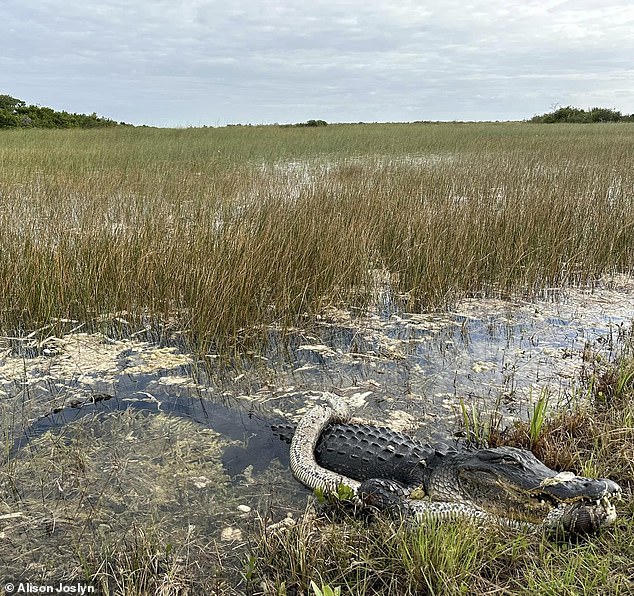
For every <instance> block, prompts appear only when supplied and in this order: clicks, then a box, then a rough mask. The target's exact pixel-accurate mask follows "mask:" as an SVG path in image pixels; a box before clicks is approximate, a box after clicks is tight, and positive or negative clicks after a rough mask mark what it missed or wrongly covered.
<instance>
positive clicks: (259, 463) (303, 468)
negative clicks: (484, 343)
mask: <svg viewBox="0 0 634 596" xmlns="http://www.w3.org/2000/svg"><path fill="white" fill-rule="evenodd" d="M330 400H331V406H316V407H315V408H313V409H311V410H310V411H309V412H308V413H307V414H306V415H305V416H304V417H303V418H302V419H301V421H300V422H299V424H298V425H297V427H295V426H293V425H292V424H289V423H288V422H285V421H282V420H274V421H272V420H271V417H270V416H269V415H268V413H262V412H256V411H249V412H245V411H241V410H240V408H238V407H229V406H228V405H224V404H221V403H212V402H209V401H207V400H200V399H193V398H184V397H175V398H165V399H161V400H160V401H158V400H156V399H133V398H123V399H120V398H116V397H114V396H111V395H108V394H93V395H90V396H89V397H84V398H80V399H75V400H71V401H70V402H69V403H68V404H67V405H66V406H65V407H62V408H58V409H56V410H54V411H53V412H50V413H49V414H47V415H45V416H42V417H41V418H39V419H38V420H37V421H35V422H34V423H33V424H32V425H31V427H30V428H29V429H27V430H26V431H25V433H24V435H23V436H21V437H18V438H17V439H16V440H15V442H14V444H13V448H12V449H11V450H10V454H9V458H11V457H13V456H15V455H16V454H17V452H18V451H20V450H21V449H23V448H24V447H25V446H27V445H28V443H29V442H30V440H31V439H33V438H35V437H37V436H40V435H41V434H43V433H44V432H46V431H48V430H54V429H58V428H61V427H63V426H65V425H66V424H68V423H70V422H72V421H73V420H76V419H78V418H81V417H83V416H86V415H89V414H94V415H103V414H107V413H108V412H112V411H117V410H125V409H128V408H134V409H139V410H141V411H146V412H164V413H168V414H172V415H176V416H179V417H185V418H189V419H192V420H195V421H196V422H198V423H200V424H203V425H206V426H209V427H211V428H213V429H214V430H216V431H218V432H220V433H222V434H223V435H225V436H227V437H230V438H234V439H237V440H239V441H241V442H243V443H244V445H245V446H244V447H239V446H230V447H228V448H227V449H226V450H225V452H224V454H223V458H222V461H223V464H224V467H225V469H226V470H227V472H228V473H229V475H230V476H234V475H236V474H239V473H240V472H241V471H242V470H244V468H245V467H246V466H247V465H249V466H253V468H254V470H255V471H257V470H263V469H265V468H266V467H267V466H268V464H269V462H270V460H271V459H273V458H278V459H279V460H280V461H281V462H282V463H283V464H285V463H286V462H287V461H288V457H289V452H288V449H286V448H285V447H284V445H283V442H282V441H280V439H282V440H283V441H286V442H289V443H291V449H290V465H291V468H292V470H293V473H294V474H295V476H296V477H297V479H298V480H300V482H302V483H303V484H305V485H306V486H308V487H309V488H311V489H316V488H319V489H321V490H323V491H324V492H326V493H329V492H333V493H334V492H336V491H337V489H338V487H339V486H340V485H344V486H347V487H349V488H350V489H352V491H353V492H354V495H355V499H356V501H357V503H358V504H360V505H362V506H364V507H369V508H378V509H388V510H397V511H399V512H401V513H403V514H405V515H406V516H407V517H408V518H410V519H420V518H422V517H425V516H431V517H436V518H447V517H460V516H462V517H465V516H466V517H469V518H472V519H474V520H482V521H487V522H488V521H491V520H494V521H498V522H501V523H504V524H506V525H516V526H522V525H523V526H525V527H534V528H538V527H543V528H555V529H556V528H563V529H564V530H566V531H567V532H569V533H571V534H584V533H590V532H594V531H596V530H598V529H599V528H601V527H603V526H605V525H608V524H610V523H612V522H613V521H614V519H615V517H616V512H615V508H614V505H613V504H612V501H613V500H615V499H617V498H618V497H619V495H620V492H621V491H620V487H619V486H618V485H617V484H616V483H614V482H612V481H611V480H605V479H600V480H590V479H586V478H580V477H578V476H575V475H574V474H571V473H566V472H564V473H560V474H557V473H556V472H555V471H553V470H551V469H550V468H548V467H546V466H545V465H544V464H543V463H542V462H540V461H539V460H537V459H536V458H535V457H534V456H533V455H532V453H530V452H528V451H523V450H520V449H513V448H510V447H505V448H497V449H483V450H476V451H459V450H457V449H454V448H451V447H449V446H447V445H444V444H437V445H435V446H433V447H431V446H429V445H426V444H423V443H421V442H419V441H416V440H414V439H412V438H410V437H408V436H407V435H404V434H402V433H398V432H395V431H393V430H390V429H388V428H382V427H378V426H372V425H368V424H363V423H358V422H354V421H352V420H351V419H350V417H349V414H348V412H347V410H346V409H345V407H344V406H343V405H342V403H341V401H340V398H336V397H335V396H330ZM421 497H422V498H421Z"/></svg>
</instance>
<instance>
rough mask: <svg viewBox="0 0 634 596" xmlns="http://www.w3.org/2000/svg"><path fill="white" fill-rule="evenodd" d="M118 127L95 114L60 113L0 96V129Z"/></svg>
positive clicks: (8, 96) (107, 119)
mask: <svg viewBox="0 0 634 596" xmlns="http://www.w3.org/2000/svg"><path fill="white" fill-rule="evenodd" d="M120 124H124V123H123V122H121V123H120ZM117 125H118V123H117V122H115V121H114V120H110V119H109V118H102V117H100V116H97V114H95V113H92V114H74V113H70V112H64V111H62V112H58V111H57V110H53V109H52V108H47V107H42V106H35V105H27V104H26V102H24V101H22V100H21V99H17V98H15V97H11V96H10V95H0V128H103V127H107V126H117Z"/></svg>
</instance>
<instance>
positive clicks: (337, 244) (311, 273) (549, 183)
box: [0, 124, 634, 351]
mask: <svg viewBox="0 0 634 596" xmlns="http://www.w3.org/2000/svg"><path fill="white" fill-rule="evenodd" d="M0 141H1V143H0V162H1V163H2V165H3V170H2V172H3V174H2V178H1V179H0V197H1V206H0V251H1V252H2V260H1V261H0V328H1V329H2V330H4V332H8V331H11V333H13V334H15V333H20V332H26V333H28V332H29V331H30V330H32V329H35V328H38V327H39V326H41V325H46V324H49V323H51V322H52V321H55V320H58V319H73V320H78V321H80V322H82V323H84V322H91V321H93V322H94V321H96V320H98V319H99V318H100V317H101V318H103V317H104V316H108V315H112V316H114V313H125V318H126V320H128V321H130V322H136V323H143V324H152V325H154V326H156V327H159V326H160V325H171V326H172V327H174V328H177V329H179V330H181V331H184V333H185V336H186V338H187V339H189V340H190V341H191V342H192V344H194V347H195V348H197V349H199V350H201V351H204V350H206V349H208V348H209V346H212V345H219V344H230V343H234V344H235V343H236V342H237V341H240V340H241V339H242V338H243V335H244V334H245V333H246V331H245V330H253V329H255V328H256V327H260V328H262V326H266V325H276V326H282V327H283V326H291V325H294V324H297V323H298V322H300V321H302V322H306V318H307V317H308V318H310V316H312V315H315V314H316V313H319V312H320V310H321V309H322V308H323V306H324V304H328V303H335V304H344V305H350V304H363V303H366V302H368V301H370V300H371V299H372V297H373V289H374V286H375V285H376V280H377V273H378V272H381V273H380V278H381V279H383V280H386V281H387V282H388V283H389V284H390V286H391V288H392V291H393V297H394V299H395V301H396V302H398V303H399V304H401V305H404V306H406V307H407V308H408V309H410V310H429V309H435V308H442V307H445V306H447V305H450V304H451V303H452V302H453V301H454V300H456V299H457V298H459V297H461V296H465V295H494V296H507V295H511V294H513V293H522V294H526V295H530V294H534V293H537V292H539V291H540V290H542V289H543V288H547V287H550V286H553V285H564V286H565V285H567V284H582V283H592V282H593V280H595V279H597V278H598V277H599V276H602V275H605V274H610V273H613V272H617V271H622V272H628V271H631V270H632V266H633V264H634V227H633V226H632V222H633V221H634V193H633V174H632V172H633V171H634V169H633V168H632V167H631V165H632V163H631V155H632V152H633V148H634V128H633V127H630V126H629V125H624V126H622V127H619V129H618V130H610V132H609V134H608V133H607V132H606V129H605V127H601V126H600V125H597V126H584V127H574V126H573V127H567V128H566V129H565V130H560V129H553V128H552V127H548V126H543V127H540V126H538V125H536V126H532V125H531V126H527V125H526V124H499V125H495V124H468V125H461V124H446V125H437V124H432V125H425V124H420V125H418V124H417V125H330V126H327V127H318V128H301V127H300V128H275V127H262V128H259V127H249V128H234V127H231V128H225V129H204V130H147V129H129V128H118V129H108V130H100V131H64V132H61V131H44V130H27V131H15V132H13V133H12V134H4V135H2V136H1V137H0ZM562 147H563V148H564V149H562ZM20 330H22V331H20Z"/></svg>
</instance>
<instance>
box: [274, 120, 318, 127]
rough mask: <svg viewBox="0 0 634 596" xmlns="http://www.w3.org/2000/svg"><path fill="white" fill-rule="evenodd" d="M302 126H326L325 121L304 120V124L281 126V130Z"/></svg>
mask: <svg viewBox="0 0 634 596" xmlns="http://www.w3.org/2000/svg"><path fill="white" fill-rule="evenodd" d="M298 126H299V127H304V126H328V122H326V121H325V120H306V122H298V123H297V124H282V128H295V127H298Z"/></svg>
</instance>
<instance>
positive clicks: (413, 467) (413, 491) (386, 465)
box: [315, 423, 621, 534]
mask: <svg viewBox="0 0 634 596" xmlns="http://www.w3.org/2000/svg"><path fill="white" fill-rule="evenodd" d="M315 461H316V463H317V464H318V465H319V466H321V467H323V468H326V469H328V470H332V471H333V472H336V473H338V474H341V475H342V476H345V477H348V478H350V479H354V480H355V481H361V486H360V488H359V490H358V491H357V492H358V496H359V497H360V498H361V500H362V501H363V502H364V503H365V504H367V505H370V506H373V507H376V508H378V509H393V510H398V511H400V512H401V513H406V514H408V515H410V516H412V515H414V516H415V515H416V512H417V511H419V510H420V511H424V510H426V509H428V508H429V507H428V506H429V503H430V502H433V503H435V504H438V505H439V507H437V508H435V509H434V511H435V513H434V514H435V515H437V516H438V517H442V516H443V515H444V514H445V511H444V510H443V506H442V504H447V507H446V513H447V515H448V516H449V515H450V514H451V513H452V511H459V510H460V505H463V506H464V511H465V515H467V516H469V515H474V514H477V515H479V513H478V512H482V513H483V515H485V516H486V515H491V516H492V517H495V518H499V519H504V520H508V522H509V525H517V526H522V525H525V526H526V527H548V525H549V524H548V521H546V522H545V520H548V519H549V518H556V523H553V524H552V527H556V528H557V529H558V530H559V529H561V530H563V531H564V532H565V533H568V534H588V533H594V532H596V531H598V530H599V529H600V528H601V527H603V526H606V525H609V524H611V523H612V522H613V521H614V518H615V516H616V513H615V510H614V507H613V504H612V503H611V500H613V499H618V498H620V494H621V489H620V487H619V486H618V484H616V483H615V482H613V481H612V480H609V479H605V478H600V479H590V478H583V477H580V476H576V475H574V474H572V473H569V472H564V473H559V474H558V473H557V472H556V471H554V470H552V469H550V468H548V467H547V466H546V465H544V464H543V463H542V462H541V461H539V460H538V459H537V458H536V457H535V456H534V455H533V454H532V453H531V452H530V451H526V450H523V449H516V448H513V447H499V448H495V449H479V450H464V451H458V450H456V449H452V448H450V447H447V446H445V445H441V446H437V447H432V446H429V445H426V444H424V443H421V442H419V441H417V440H415V439H413V438H411V437H408V436H407V435H404V434H402V433H398V432H395V431H393V430H391V429H389V428H383V427H376V426H370V425H367V424H351V423H336V424H330V425H328V426H327V427H326V428H325V429H324V431H323V432H322V435H321V437H320V439H319V441H318V443H317V446H316V448H315ZM421 498H424V499H425V500H424V501H421V500H420V499H421Z"/></svg>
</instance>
